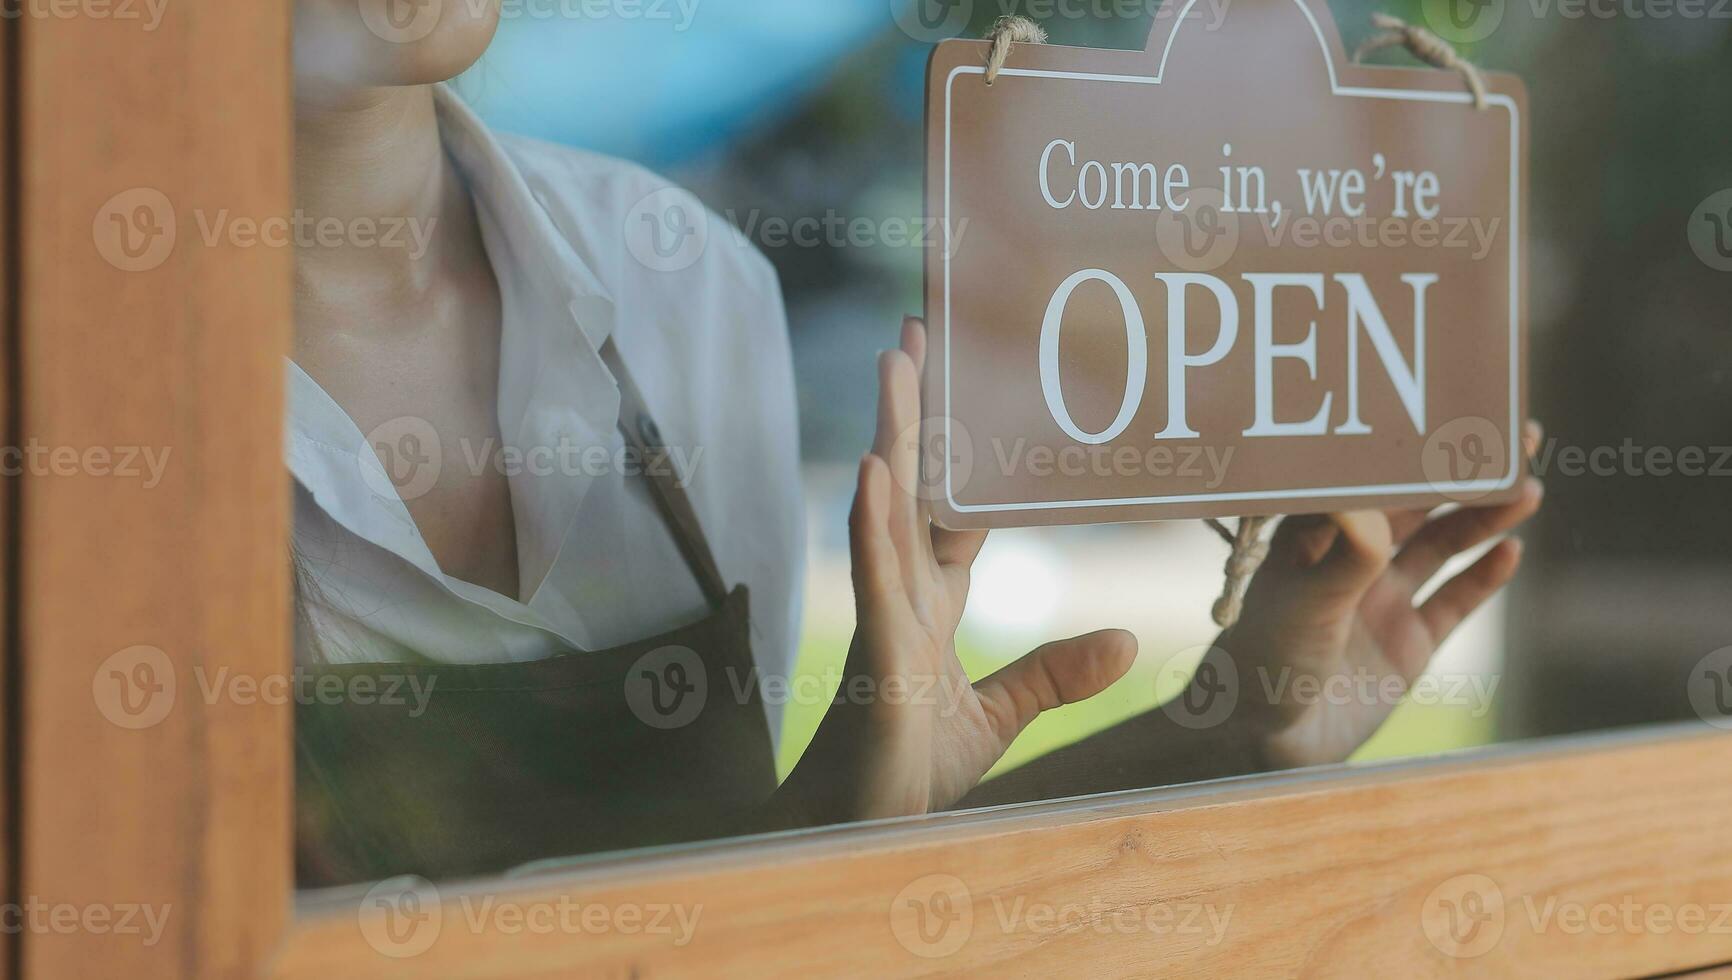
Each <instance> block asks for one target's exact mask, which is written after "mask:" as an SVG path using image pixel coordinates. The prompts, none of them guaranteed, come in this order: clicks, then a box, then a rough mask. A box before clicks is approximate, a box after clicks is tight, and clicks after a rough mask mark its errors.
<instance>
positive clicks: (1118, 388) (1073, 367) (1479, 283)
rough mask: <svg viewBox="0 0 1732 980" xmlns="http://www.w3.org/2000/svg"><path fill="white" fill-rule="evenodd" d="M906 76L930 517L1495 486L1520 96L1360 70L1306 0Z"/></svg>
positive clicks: (1404, 72) (1202, 510)
mask: <svg viewBox="0 0 1732 980" xmlns="http://www.w3.org/2000/svg"><path fill="white" fill-rule="evenodd" d="M1171 6H1173V7H1176V8H1178V9H1177V12H1176V13H1167V12H1165V10H1166V8H1163V13H1162V14H1161V15H1160V16H1159V17H1157V19H1156V24H1155V27H1154V29H1153V31H1151V33H1150V37H1149V42H1148V45H1147V48H1146V50H1144V51H1116V50H1100V49H1090V48H1071V47H1058V46H1035V45H1026V44H1019V45H1016V46H1014V48H1013V49H1012V50H1011V52H1010V56H1009V60H1008V62H1007V63H1006V67H1005V68H1004V69H1003V70H1002V71H1001V72H999V73H998V74H997V76H996V78H995V79H994V80H993V84H991V85H988V83H987V78H986V67H985V65H986V59H987V53H988V45H987V44H986V43H985V42H977V41H950V42H946V43H944V44H941V45H939V47H938V48H937V50H936V51H935V53H934V55H933V58H932V62H931V67H930V69H929V75H928V95H927V207H928V212H929V214H930V215H931V216H932V217H933V218H935V219H936V220H937V222H938V223H939V227H940V228H941V229H942V232H943V234H944V235H945V240H944V246H945V247H943V248H942V249H934V250H932V252H931V253H930V254H929V257H928V260H927V270H926V271H927V274H926V309H927V319H928V324H929V327H930V331H931V340H932V345H931V350H932V355H931V356H930V357H929V358H928V361H927V364H928V368H927V377H926V379H925V396H926V406H927V411H926V414H927V415H928V416H929V417H928V419H927V421H926V423H925V426H924V430H923V433H922V438H923V440H924V445H925V447H926V453H925V454H924V456H925V466H924V470H923V480H924V481H925V485H926V486H925V489H926V490H927V491H928V494H929V496H930V497H931V499H932V503H933V510H934V513H935V514H936V516H937V518H938V519H939V520H940V521H941V522H942V523H944V524H945V525H947V526H950V527H1006V526H1017V525H1029V524H1069V523H1097V522H1113V521H1139V520H1163V519H1171V518H1189V517H1221V516H1230V515H1240V514H1275V513H1300V512H1311V511H1323V510H1338V509H1343V508H1348V507H1352V508H1358V507H1371V506H1379V507H1382V506H1401V507H1419V506H1425V505H1428V504H1441V503H1445V502H1449V501H1465V500H1474V501H1481V502H1490V501H1496V500H1501V499H1507V498H1509V497H1512V496H1513V495H1514V492H1515V488H1516V487H1517V484H1518V482H1519V477H1520V475H1521V474H1520V469H1521V466H1520V449H1519V447H1520V438H1519V431H1520V430H1519V426H1520V423H1521V420H1522V419H1523V418H1524V417H1525V414H1524V413H1525V411H1526V382H1525V373H1526V366H1525V361H1526V333H1527V331H1526V316H1527V314H1526V291H1525V288H1524V284H1525V276H1526V272H1525V263H1526V249H1525V245H1524V237H1523V236H1524V235H1525V227H1526V222H1525V206H1526V205H1525V202H1526V186H1525V185H1526V114H1525V110H1526V93H1525V90H1524V89H1523V87H1522V84H1521V82H1520V80H1519V79H1517V78H1514V77H1513V76H1507V75H1488V76H1486V85H1487V98H1486V104H1485V106H1484V107H1483V109H1481V108H1476V106H1475V104H1474V98H1473V96H1472V95H1470V94H1469V93H1468V92H1467V91H1466V90H1465V89H1464V88H1463V86H1462V80H1461V78H1460V77H1458V76H1456V75H1454V74H1451V73H1445V72H1439V71H1434V70H1430V69H1405V68H1367V67H1361V66H1358V65H1355V64H1353V63H1352V62H1351V61H1350V60H1349V59H1348V57H1347V56H1346V54H1345V52H1344V51H1343V49H1342V46H1341V42H1340V38H1339V35H1338V34H1337V31H1336V28H1335V25H1334V22H1333V21H1332V20H1331V19H1330V17H1329V13H1328V11H1327V9H1326V8H1325V6H1324V5H1323V4H1322V3H1319V2H1314V0H1237V2H1235V3H1232V4H1229V5H1225V6H1224V7H1221V8H1215V9H1212V10H1210V13H1209V15H1208V16H1206V17H1205V16H1203V13H1202V12H1203V10H1204V9H1206V8H1205V7H1204V6H1203V5H1200V4H1198V3H1197V2H1196V0H1191V2H1189V3H1185V4H1182V5H1181V4H1180V3H1179V2H1178V0H1173V3H1172V4H1171Z"/></svg>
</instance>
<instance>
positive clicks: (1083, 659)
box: [974, 630, 1137, 754]
mask: <svg viewBox="0 0 1732 980" xmlns="http://www.w3.org/2000/svg"><path fill="white" fill-rule="evenodd" d="M1136 659H1137V640H1136V637H1134V636H1132V635H1131V634H1130V633H1127V632H1125V631H1124V630H1102V631H1100V632H1098V633H1089V634H1087V635H1085V636H1078V637H1073V638H1071V639H1068V640H1055V641H1054V642H1052V643H1048V644H1046V645H1045V646H1042V647H1039V648H1038V649H1036V650H1035V651H1034V652H1032V653H1029V654H1027V655H1026V656H1024V657H1023V658H1022V659H1021V660H1018V661H1017V662H1015V663H1013V664H1011V665H1010V666H1008V667H1005V668H1003V669H1001V670H999V671H997V672H996V673H994V674H992V675H991V676H989V677H986V678H984V679H983V680H981V681H980V683H978V684H976V685H974V692H975V694H976V695H977V696H978V697H979V698H980V703H981V706H982V707H984V708H985V709H986V717H987V720H988V722H989V723H990V724H991V725H992V730H993V734H995V735H996V736H997V737H998V740H999V745H1000V748H999V753H1000V754H1003V751H1004V750H1005V749H1008V748H1009V747H1010V743H1011V742H1012V741H1013V740H1015V738H1016V736H1017V735H1019V734H1021V733H1022V730H1023V729H1025V728H1027V727H1028V726H1029V724H1030V723H1031V722H1033V721H1034V720H1035V719H1036V718H1038V717H1040V714H1041V712H1043V711H1050V710H1052V709H1053V708H1057V707H1061V706H1063V705H1067V704H1074V703H1076V702H1078V701H1086V700H1088V699H1089V698H1092V697H1094V696H1095V695H1097V694H1099V693H1101V692H1102V691H1104V690H1106V689H1107V688H1109V687H1111V686H1112V685H1113V683H1114V682H1115V681H1117V680H1118V679H1119V678H1121V677H1123V676H1125V672H1126V671H1128V670H1130V669H1131V664H1132V663H1134V662H1135V661H1136Z"/></svg>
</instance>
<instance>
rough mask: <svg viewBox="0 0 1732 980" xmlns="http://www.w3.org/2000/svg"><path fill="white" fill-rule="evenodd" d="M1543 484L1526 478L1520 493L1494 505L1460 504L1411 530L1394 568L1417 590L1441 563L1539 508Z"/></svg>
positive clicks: (1523, 518)
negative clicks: (1410, 536)
mask: <svg viewBox="0 0 1732 980" xmlns="http://www.w3.org/2000/svg"><path fill="white" fill-rule="evenodd" d="M1544 497H1545V488H1544V487H1543V486H1541V484H1540V481H1538V480H1535V479H1529V480H1528V481H1527V482H1526V483H1524V484H1523V485H1522V493H1521V496H1520V497H1518V498H1516V499H1515V500H1514V501H1511V502H1510V503H1507V504H1500V505H1498V506H1495V507H1464V508H1462V509H1461V510H1456V511H1451V512H1450V513H1448V514H1445V515H1443V516H1442V517H1439V518H1438V519H1437V520H1435V521H1432V522H1431V523H1430V524H1427V525H1426V526H1425V527H1423V528H1421V529H1420V530H1419V531H1418V533H1416V534H1414V536H1413V537H1412V539H1411V540H1409V541H1408V542H1407V545H1406V546H1405V547H1403V548H1402V549H1401V552H1400V553H1399V554H1397V555H1396V556H1395V563H1394V570H1395V571H1396V572H1398V573H1400V574H1401V575H1402V577H1403V578H1404V579H1406V582H1407V585H1408V589H1409V591H1410V592H1418V591H1419V590H1420V589H1422V588H1424V587H1425V583H1427V582H1429V581H1431V578H1432V576H1434V575H1436V574H1437V573H1438V572H1439V571H1440V570H1442V568H1443V566H1444V563H1445V562H1447V561H1449V560H1450V559H1451V558H1454V557H1455V556H1456V555H1459V554H1461V553H1462V552H1464V551H1467V550H1469V549H1471V548H1475V547H1478V546H1479V545H1481V544H1484V543H1485V542H1487V541H1490V540H1491V539H1492V538H1495V537H1498V536H1499V535H1502V534H1506V533H1508V532H1509V531H1511V530H1512V529H1514V528H1515V526H1516V525H1518V524H1520V523H1521V522H1523V521H1525V520H1527V519H1528V518H1530V517H1532V516H1533V515H1534V512H1535V511H1537V510H1539V509H1540V501H1541V500H1543V499H1544Z"/></svg>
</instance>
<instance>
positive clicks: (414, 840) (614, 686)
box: [295, 342, 776, 888]
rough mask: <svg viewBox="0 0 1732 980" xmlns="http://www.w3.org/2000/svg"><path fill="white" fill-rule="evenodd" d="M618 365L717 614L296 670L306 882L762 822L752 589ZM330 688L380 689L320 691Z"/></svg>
mask: <svg viewBox="0 0 1732 980" xmlns="http://www.w3.org/2000/svg"><path fill="white" fill-rule="evenodd" d="M603 356H604V357H605V358H607V360H608V362H609V366H610V367H611V368H612V369H613V372H614V375H615V377H616V378H617V380H618V382H619V386H620V429H621V431H622V432H624V434H625V437H626V440H627V442H628V443H629V444H631V445H632V446H633V447H635V448H636V449H637V450H638V451H639V452H640V453H643V454H644V458H645V459H646V461H648V460H654V461H655V462H656V464H657V465H653V466H649V467H647V468H648V469H649V471H650V472H649V474H648V476H647V478H648V479H650V480H651V484H650V488H651V490H652V493H653V496H654V498H655V501H656V505H657V509H658V510H659V511H660V513H661V515H662V517H663V519H664V520H665V522H666V523H667V526H668V529H669V530H670V531H671V532H672V533H673V535H674V537H675V539H676V541H677V542H678V544H679V547H680V551H681V553H682V554H683V555H684V557H685V559H686V562H687V564H688V565H689V566H690V567H691V569H692V571H693V573H694V574H695V575H696V576H697V579H698V582H699V583H700V585H701V586H702V587H703V590H704V595H705V597H706V599H707V600H708V602H709V605H710V613H709V615H708V616H707V617H706V618H705V619H703V620H702V621H701V622H697V623H694V624H692V625H690V626H687V627H684V628H681V629H677V630H674V631H672V632H669V633H667V634H665V635H662V636H657V637H653V638H650V639H646V640H641V641H639V642H637V643H631V644H628V645H626V646H623V647H619V648H617V649H613V650H600V651H573V652H570V653H566V654H562V655H559V656H556V657H553V658H552V659H549V660H538V661H534V662H530V663H503V664H475V665H469V664H429V663H413V664H356V665H326V666H315V667H309V668H303V669H304V670H306V671H308V672H310V675H311V676H308V677H303V678H298V679H297V680H298V683H300V684H301V685H302V687H301V688H300V690H302V691H305V692H307V693H306V696H302V697H298V698H297V699H296V711H295V747H296V766H295V822H296V836H295V844H296V847H295V850H296V874H297V882H298V884H299V885H300V887H303V888H309V887H322V886H328V885H337V884H348V883H353V882H359V881H373V880H378V879H382V878H387V877H392V876H394V875H400V874H418V875H421V876H423V877H426V878H429V879H434V880H439V879H449V878H455V877H468V876H475V875H484V874H497V873H499V872H501V871H504V870H506V869H508V868H511V867H514V866H517V865H521V864H524V863H526V862H529V861H534V860H539V859H543V858H551V857H563V856H568V855H578V854H585V853H591V852H597V851H612V850H620V849H624V848H633V847H646V846H653V845H660V844H671V843H677V842H681V841H691V840H698V839H702V838H713V837H721V836H727V835H731V834H736V833H741V832H745V831H747V830H749V829H750V825H751V821H752V818H753V816H754V815H755V813H756V812H757V811H758V810H759V808H760V807H761V806H762V804H763V803H764V801H766V800H767V799H768V798H769V796H770V794H771V793H772V792H774V790H775V788H776V774H775V760H774V753H773V750H772V747H771V741H770V733H769V726H768V724H767V722H766V720H765V717H764V708H763V705H762V702H761V700H760V697H759V693H758V685H757V675H756V671H755V668H754V664H753V660H752V654H751V644H750V630H749V626H748V609H747V596H746V590H745V588H744V587H743V586H742V587H740V588H737V589H733V590H732V591H730V590H729V589H728V588H727V586H726V584H725V582H724V581H723V579H722V576H721V572H720V570H719V568H718V567H717V565H716V562H715V558H714V556H713V555H712V554H711V552H710V547H709V543H708V540H707V539H706V538H705V537H704V535H703V532H702V529H701V528H700V527H699V525H698V520H697V515H696V513H695V512H694V511H693V510H692V507H691V503H690V501H689V499H688V498H687V497H686V494H685V491H684V489H683V488H682V487H681V486H680V484H679V482H678V478H677V477H676V476H675V475H673V474H672V473H671V458H670V457H669V456H668V454H667V452H666V448H665V444H664V443H663V441H662V439H661V436H660V433H659V432H658V431H657V429H656V425H655V422H654V420H653V419H652V418H651V417H650V415H649V412H648V411H647V410H646V408H645V407H644V404H643V401H642V397H641V395H640V394H639V393H638V390H637V388H636V386H635V385H633V384H632V382H631V380H630V378H629V377H628V376H627V374H626V373H625V370H624V368H623V365H621V364H620V363H619V358H618V356H617V354H616V352H615V351H614V350H613V349H612V345H611V342H610V344H609V346H608V347H606V348H604V350H603ZM411 679H413V681H414V682H415V683H417V684H419V685H420V690H422V691H423V692H426V691H427V688H428V686H429V685H431V692H430V694H427V695H426V696H425V704H424V706H423V705H421V704H418V703H417V701H418V699H417V698H416V697H415V696H414V695H413V693H412V692H414V691H415V690H416V688H414V687H412V686H411V684H410V680H411ZM321 683H322V684H324V685H326V686H327V689H330V690H336V691H342V692H350V693H351V694H354V693H356V692H366V693H367V695H368V696H367V697H354V696H347V697H335V698H333V697H323V696H320V695H319V691H320V689H321V688H320V684H321ZM369 685H370V689H369ZM393 691H394V692H395V693H394V694H392V696H390V697H386V696H385V695H388V694H391V692H393ZM374 694H377V695H378V697H374ZM363 702H365V703H363ZM423 707H424V710H420V711H419V713H417V711H418V709H420V708H423Z"/></svg>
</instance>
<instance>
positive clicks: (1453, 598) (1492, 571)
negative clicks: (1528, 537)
mask: <svg viewBox="0 0 1732 980" xmlns="http://www.w3.org/2000/svg"><path fill="white" fill-rule="evenodd" d="M1521 559H1522V543H1521V540H1520V539H1518V538H1511V539H1510V540H1508V541H1504V542H1501V543H1499V544H1498V546H1497V547H1495V548H1493V549H1491V550H1490V551H1488V552H1486V553H1485V554H1484V555H1482V556H1480V559H1479V561H1476V562H1474V563H1473V564H1472V565H1471V566H1469V567H1468V569H1467V570H1466V571H1464V572H1462V573H1461V574H1460V575H1457V576H1456V577H1455V578H1452V579H1450V580H1449V581H1447V582H1445V583H1443V585H1442V587H1440V588H1439V589H1438V590H1437V592H1436V593H1434V594H1433V595H1432V597H1431V598H1429V599H1427V600H1426V601H1425V602H1424V604H1422V605H1421V606H1420V607H1419V618H1420V619H1421V620H1423V621H1424V622H1425V628H1426V629H1427V630H1428V631H1429V632H1430V633H1431V637H1432V640H1433V641H1434V642H1435V643H1439V644H1441V643H1442V642H1443V640H1444V637H1446V636H1448V635H1449V634H1450V633H1452V632H1454V631H1455V628H1456V627H1457V626H1460V625H1461V621H1462V620H1464V619H1466V618H1467V617H1468V616H1469V615H1470V614H1471V613H1472V612H1473V611H1474V610H1475V609H1478V608H1479V607H1480V606H1481V605H1482V604H1483V603H1484V602H1485V601H1486V600H1487V599H1490V598H1491V597H1492V596H1493V595H1496V594H1497V591H1498V590H1499V589H1501V588H1503V587H1504V586H1505V585H1508V584H1509V580H1510V579H1511V578H1514V577H1515V573H1516V568H1518V567H1519V566H1520V565H1521Z"/></svg>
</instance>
